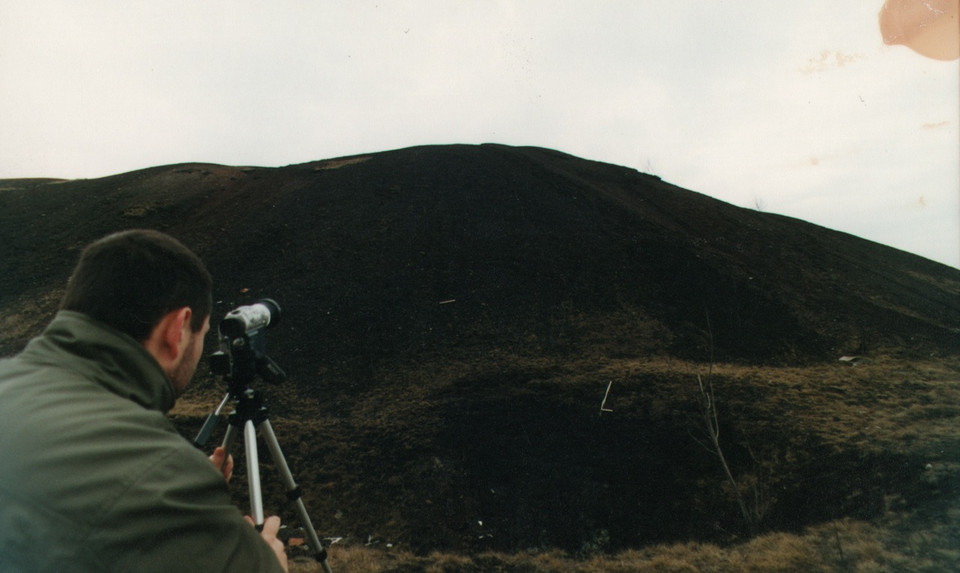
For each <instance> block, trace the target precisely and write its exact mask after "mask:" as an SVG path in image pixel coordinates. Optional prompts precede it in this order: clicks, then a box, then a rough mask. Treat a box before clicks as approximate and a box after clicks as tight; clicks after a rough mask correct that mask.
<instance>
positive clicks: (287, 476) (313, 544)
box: [248, 420, 331, 573]
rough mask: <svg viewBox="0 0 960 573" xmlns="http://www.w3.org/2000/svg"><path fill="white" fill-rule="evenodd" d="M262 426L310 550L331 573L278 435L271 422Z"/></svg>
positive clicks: (327, 571) (268, 447)
mask: <svg viewBox="0 0 960 573" xmlns="http://www.w3.org/2000/svg"><path fill="white" fill-rule="evenodd" d="M260 426H261V428H263V439H264V441H266V443H267V449H268V450H270V457H271V458H273V463H274V464H276V466H277V471H278V472H280V478H281V479H282V480H283V484H284V485H285V486H286V488H287V498H288V499H290V500H291V501H293V502H295V503H296V506H297V513H298V514H299V515H300V523H301V524H302V525H303V529H304V530H305V531H306V532H307V538H308V540H309V542H310V548H311V549H313V550H314V552H315V553H316V554H317V555H318V556H320V557H318V561H320V565H322V566H323V570H324V572H325V573H331V570H330V566H329V565H327V560H326V557H325V554H326V552H325V550H324V548H323V545H322V544H321V543H320V538H319V537H317V531H316V530H315V529H314V528H313V522H312V521H310V514H309V513H307V508H306V506H304V505H303V499H302V498H301V497H300V488H299V487H298V486H297V482H295V481H294V479H293V474H292V473H291V472H290V466H288V465H287V460H286V458H284V457H283V452H282V451H281V450H280V442H279V441H277V435H276V434H275V433H274V432H273V426H271V425H270V420H264V421H263V422H262V423H261V424H260ZM248 459H249V458H248Z"/></svg>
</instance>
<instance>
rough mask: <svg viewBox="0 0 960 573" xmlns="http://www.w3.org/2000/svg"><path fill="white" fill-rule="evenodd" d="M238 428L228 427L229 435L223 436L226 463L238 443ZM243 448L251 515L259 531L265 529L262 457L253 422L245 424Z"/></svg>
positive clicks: (249, 421)
mask: <svg viewBox="0 0 960 573" xmlns="http://www.w3.org/2000/svg"><path fill="white" fill-rule="evenodd" d="M237 432H238V430H237V428H236V426H233V425H230V426H227V433H226V434H225V435H224V436H223V449H224V450H225V454H224V456H223V459H224V462H223V463H227V461H226V460H227V458H228V457H229V456H230V451H231V449H232V448H233V443H234V442H236V441H237ZM243 446H244V451H245V452H246V458H247V459H246V462H247V484H248V486H249V488H248V489H249V492H250V513H251V517H253V521H254V523H255V524H256V526H257V529H260V528H262V527H263V521H264V517H263V494H262V493H261V490H260V457H259V454H258V453H257V429H256V426H255V425H254V423H253V420H247V421H246V422H244V424H243Z"/></svg>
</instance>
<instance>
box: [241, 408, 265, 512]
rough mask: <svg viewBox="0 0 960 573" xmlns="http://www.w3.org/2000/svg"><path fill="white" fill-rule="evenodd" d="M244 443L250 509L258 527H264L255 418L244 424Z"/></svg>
mask: <svg viewBox="0 0 960 573" xmlns="http://www.w3.org/2000/svg"><path fill="white" fill-rule="evenodd" d="M243 445H244V446H245V447H246V453H247V484H248V485H249V486H250V511H252V512H253V522H254V523H255V524H256V525H257V529H262V528H263V495H262V493H261V491H260V458H259V456H258V454H257V428H256V426H255V425H254V423H253V420H247V421H246V423H245V424H244V425H243Z"/></svg>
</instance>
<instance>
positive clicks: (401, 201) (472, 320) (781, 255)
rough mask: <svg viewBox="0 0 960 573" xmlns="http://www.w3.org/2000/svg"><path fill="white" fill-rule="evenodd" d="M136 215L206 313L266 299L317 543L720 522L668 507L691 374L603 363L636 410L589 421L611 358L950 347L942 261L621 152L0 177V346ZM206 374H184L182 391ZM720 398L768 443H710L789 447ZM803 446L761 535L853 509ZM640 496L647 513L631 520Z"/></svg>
mask: <svg viewBox="0 0 960 573" xmlns="http://www.w3.org/2000/svg"><path fill="white" fill-rule="evenodd" d="M132 227H150V228H157V229H161V230H164V231H166V232H169V233H171V234H173V235H175V236H177V237H178V238H180V239H181V240H183V241H184V242H185V243H187V244H188V245H190V246H191V247H193V248H194V249H195V250H196V251H197V252H198V253H199V254H200V255H201V256H202V257H203V258H204V259H205V260H206V261H207V263H208V266H209V267H210V269H211V272H212V273H213V275H214V279H215V283H216V284H215V298H216V299H217V308H216V313H217V314H216V316H215V317H214V318H215V319H216V318H218V317H222V315H223V313H225V312H227V311H229V310H230V309H232V308H234V307H235V306H237V305H241V304H248V303H250V302H253V301H256V300H257V299H259V298H263V297H271V298H274V299H276V300H277V301H279V302H280V304H281V306H282V307H283V309H284V313H283V320H282V322H281V325H280V326H279V327H277V328H276V329H275V330H273V331H271V334H270V335H269V338H270V350H271V356H272V357H273V358H274V359H275V360H277V362H279V363H281V365H283V366H284V367H285V368H286V370H287V371H288V373H289V374H290V382H289V383H288V384H287V385H285V386H284V387H283V388H280V389H277V390H275V391H274V392H275V398H274V404H275V412H278V413H279V414H280V415H281V416H282V417H284V419H285V420H286V424H282V423H281V424H277V426H278V427H281V428H285V431H286V432H287V434H286V439H287V440H288V441H293V442H294V443H295V444H296V445H295V446H294V449H295V451H296V454H295V456H294V457H295V458H296V460H297V461H298V462H299V463H300V467H301V468H307V470H308V471H307V472H306V473H307V474H308V477H305V478H304V479H303V482H304V486H305V489H307V491H312V492H313V496H314V499H313V500H312V503H313V504H314V505H316V506H319V508H320V509H321V510H322V512H323V513H324V514H326V515H328V516H329V515H334V514H337V515H340V516H341V517H338V518H337V519H338V521H337V522H336V523H331V522H330V520H327V529H328V530H330V531H329V532H330V533H337V531H336V529H337V527H340V528H342V529H346V530H348V531H349V533H351V534H354V535H357V536H359V535H361V534H363V533H365V532H366V533H371V534H374V533H377V534H381V535H391V536H393V537H394V538H396V539H401V540H403V541H404V542H405V543H409V544H411V545H414V546H416V547H419V548H429V547H437V546H454V547H466V546H473V545H474V544H475V543H479V542H477V539H486V541H484V542H483V543H488V544H492V545H496V546H501V547H526V546H534V545H560V546H564V547H579V546H581V545H582V544H583V543H586V542H589V541H591V540H592V539H593V536H595V535H596V534H597V532H598V531H601V530H602V531H605V532H607V535H608V536H609V537H610V538H611V539H610V540H609V543H610V544H611V545H612V546H625V545H630V544H635V543H637V542H638V540H639V541H641V542H642V541H644V540H650V539H662V538H673V537H682V536H685V535H712V534H715V533H716V532H717V531H719V530H718V529H716V528H713V527H712V526H707V525H704V523H707V522H708V521H709V522H719V521H724V520H727V521H731V520H732V521H735V516H734V517H730V516H729V515H727V514H726V513H724V512H725V511H726V509H725V508H726V505H725V504H726V502H723V501H722V500H720V501H718V500H713V501H703V500H702V499H701V500H700V501H699V502H697V503H696V504H692V505H691V503H688V502H689V495H691V492H694V493H696V492H702V491H706V490H707V488H709V487H713V485H715V484H714V482H713V481H710V482H709V483H707V484H705V483H704V482H703V480H702V479H701V478H700V477H698V476H701V475H702V474H703V472H707V473H711V471H712V469H715V468H713V466H712V465H711V464H712V462H710V461H709V459H710V458H709V456H708V455H707V456H706V458H705V459H702V458H704V456H705V454H703V453H702V452H701V453H700V454H696V455H692V456H690V457H689V459H690V460H693V461H689V462H684V461H680V460H678V459H677V458H676V456H677V455H679V454H678V452H689V444H690V443H691V440H690V438H689V432H688V431H684V430H683V427H684V424H688V423H689V419H690V415H691V412H689V411H686V410H685V408H686V407H685V406H678V405H677V403H675V401H676V400H686V396H685V395H684V393H683V392H679V393H678V392H676V388H677V387H680V386H682V385H683V384H686V383H687V382H688V381H689V380H690V377H689V376H687V375H686V374H684V375H681V374H679V373H670V372H669V370H670V369H669V368H666V371H661V370H658V371H657V372H655V373H649V372H647V373H642V372H640V371H636V370H634V371H632V373H629V374H622V373H621V374H618V375H617V376H619V377H620V378H623V379H629V380H632V381H633V383H635V384H637V385H638V386H637V388H636V389H634V390H632V391H631V393H629V397H625V398H622V401H621V405H620V407H621V408H623V407H624V405H627V404H632V405H633V407H634V408H633V410H632V414H630V415H629V416H626V415H624V416H623V417H618V418H616V419H610V418H611V417H610V416H608V417H607V418H605V419H603V420H601V419H599V418H597V417H596V414H597V405H598V404H596V403H595V402H598V400H599V398H598V397H596V396H595V394H596V393H597V392H598V390H597V386H598V385H599V387H600V389H599V392H600V394H601V396H600V397H602V391H603V388H604V387H606V381H607V378H602V377H603V376H606V375H607V374H598V373H600V372H605V371H604V368H606V367H607V366H609V365H610V364H612V363H613V362H616V361H620V363H622V362H623V361H630V360H632V361H637V360H639V359H643V360H650V361H657V363H658V364H663V362H662V361H664V360H666V361H668V362H667V363H669V361H671V360H676V361H678V362H676V364H691V363H695V362H699V363H703V364H706V363H708V362H710V361H711V360H713V361H715V362H717V363H721V362H722V363H736V364H742V365H767V366H770V367H797V366H801V365H802V366H810V367H814V366H817V365H819V364H824V363H833V362H834V361H835V360H836V358H837V357H839V356H840V355H843V354H858V355H875V356H880V355H882V356H896V357H899V358H901V359H916V358H921V357H923V358H929V357H931V356H940V357H944V356H947V357H949V356H956V355H957V354H958V351H960V338H958V327H960V298H958V296H957V294H958V288H960V271H958V270H956V269H952V268H949V267H946V266H944V265H940V264H937V263H934V262H931V261H929V260H926V259H923V258H921V257H917V256H914V255H910V254H908V253H904V252H902V251H898V250H895V249H892V248H889V247H885V246H882V245H879V244H876V243H872V242H869V241H866V240H863V239H859V238H857V237H854V236H851V235H847V234H843V233H839V232H835V231H830V230H827V229H824V228H822V227H818V226H815V225H812V224H809V223H806V222H803V221H799V220H796V219H791V218H787V217H783V216H778V215H772V214H767V213H761V212H756V211H752V210H747V209H742V208H738V207H734V206H731V205H729V204H726V203H723V202H721V201H717V200H714V199H711V198H709V197H706V196H704V195H701V194H698V193H695V192H692V191H688V190H685V189H681V188H678V187H676V186H674V185H671V184H669V183H667V182H664V181H661V180H660V179H659V178H657V177H654V176H651V175H646V174H643V173H639V172H637V171H635V170H632V169H627V168H623V167H618V166H614V165H609V164H603V163H597V162H591V161H585V160H583V159H578V158H576V157H572V156H569V155H565V154H562V153H558V152H555V151H551V150H546V149H538V148H512V147H506V146H501V145H482V146H437V147H417V148H410V149H403V150H397V151H390V152H384V153H376V154H370V155H366V156H356V157H347V158H340V159H332V160H326V161H317V162H312V163H307V164H302V165H292V166H288V167H283V168H257V167H226V166H220V165H208V164H185V165H173V166H164V167H156V168H151V169H144V170H141V171H135V172H131V173H125V174H121V175H116V176H112V177H106V178H102V179H93V180H77V181H55V180H7V181H0V312H2V317H3V318H2V324H3V327H4V330H3V332H2V333H0V352H2V353H3V354H11V353H13V352H15V351H17V350H18V349H19V348H20V347H21V346H22V345H23V343H24V342H25V341H26V339H27V338H28V337H29V336H32V335H34V334H36V333H37V332H39V330H40V329H41V328H42V326H43V324H44V323H45V322H46V320H48V319H49V317H50V316H51V314H52V313H53V312H54V309H55V307H56V303H57V299H58V297H59V292H60V289H61V288H62V286H63V284H64V282H65V280H66V278H67V276H68V273H69V271H70V269H71V268H72V266H73V264H74V262H75V260H76V257H77V255H78V250H79V249H80V248H81V247H82V246H83V245H84V244H86V243H88V242H89V241H91V240H93V239H95V238H98V237H100V236H102V235H104V234H106V233H108V232H112V231H116V230H120V229H125V228H132ZM213 343H214V342H213V341H212V340H211V341H209V342H208V344H209V345H210V346H212V345H213ZM691 361H692V362H691ZM586 373H589V375H588V374H586ZM687 374H689V373H687ZM585 377H586V378H585ZM587 378H589V381H588V380H587ZM618 379H619V378H618ZM216 384H217V383H215V382H213V381H210V380H204V379H201V380H200V381H198V382H197V385H196V386H197V390H196V392H197V394H196V400H197V402H196V405H197V407H198V408H200V407H206V406H207V405H208V404H209V402H208V401H206V402H205V401H204V400H208V399H209V398H210V395H211V394H212V393H213V389H214V388H215V387H216V388H218V387H217V386H216ZM738 392H740V393H739V394H737V396H739V398H738V399H739V400H740V402H737V401H736V400H734V403H739V404H741V406H742V408H743V410H738V411H737V415H738V416H739V415H745V416H747V418H748V419H750V420H752V421H751V422H749V423H755V424H754V426H751V427H752V428H754V430H755V431H757V432H759V431H760V430H763V432H766V433H765V434H764V436H765V437H764V440H765V441H762V443H761V441H760V440H759V439H758V442H757V443H755V444H753V445H752V446H750V445H748V446H743V445H742V444H741V445H740V446H737V445H736V444H734V445H731V448H732V449H734V450H736V449H737V448H738V447H739V448H740V449H739V450H737V451H735V452H734V453H733V456H734V459H738V456H739V459H740V460H741V461H744V463H747V462H749V456H752V455H753V452H754V450H760V451H767V452H768V453H769V452H774V451H776V450H777V449H778V447H779V446H777V444H778V443H782V444H791V446H790V447H791V448H797V447H800V446H799V445H798V444H800V442H798V441H796V440H798V439H800V438H797V437H796V435H795V434H794V436H793V437H786V436H785V435H786V434H787V433H789V432H797V431H799V430H798V426H796V425H795V424H793V423H791V422H786V423H783V424H780V427H779V429H777V427H776V425H770V424H768V422H763V423H761V422H758V421H757V420H759V419H760V418H762V417H763V416H755V417H753V418H750V412H749V411H748V410H747V409H748V407H749V404H750V403H752V402H755V401H757V398H756V396H755V389H751V388H748V387H743V388H741V389H740V390H739V391H738ZM595 398H596V399H595ZM587 403H589V406H588V407H585V406H584V404H587ZM691 404H694V406H695V404H696V401H695V400H693V401H692V402H691ZM209 405H210V406H211V407H212V405H213V404H209ZM731 408H732V406H731ZM191 412H192V413H183V414H181V418H180V421H181V423H182V424H183V426H184V428H185V429H192V428H194V427H195V426H196V424H197V423H198V420H199V414H198V413H197V412H196V411H191ZM731 412H732V411H731ZM693 413H694V414H695V407H694V412H693ZM834 418H837V419H841V418H842V416H840V417H838V416H834ZM746 423H747V422H744V424H746ZM765 424H767V425H765ZM771 424H772V423H771ZM631 428H632V429H631ZM637 428H643V429H645V431H638V430H637ZM747 433H748V432H747V431H746V430H745V429H743V427H741V426H740V425H735V426H734V427H732V428H731V435H735V436H740V437H741V438H743V437H744V436H746V435H747ZM281 438H282V439H283V438H284V436H281ZM801 438H802V440H806V439H808V438H809V436H807V435H806V434H803V435H802V436H801ZM810 439H812V438H810ZM777 440H783V441H782V442H777ZM802 440H801V441H802ZM819 440H820V441H816V443H810V444H808V446H809V447H808V448H807V450H805V453H804V454H803V455H802V456H800V457H801V458H802V459H793V461H792V462H791V463H792V464H795V466H796V467H794V468H792V469H791V471H796V472H798V475H803V476H804V479H807V478H810V479H807V481H806V482H803V483H800V482H798V483H796V484H793V485H792V486H790V485H781V487H782V488H783V491H784V493H782V494H781V495H780V498H779V499H780V503H779V505H778V506H777V510H776V511H773V513H772V515H774V517H773V518H771V523H772V524H773V525H775V526H780V525H786V526H794V525H797V524H802V523H806V522H809V521H811V520H816V519H821V518H825V517H829V516H834V515H845V514H851V513H855V512H858V511H864V510H863V507H864V503H866V502H864V498H863V497H862V495H866V494H862V495H861V494H857V493H856V492H858V491H859V492H863V491H867V490H869V491H870V495H871V496H876V495H881V496H882V495H883V494H885V493H886V490H885V489H884V487H886V486H883V487H881V486H876V487H875V488H874V489H870V488H868V487H866V486H864V485H863V484H862V483H861V484H857V485H848V486H837V487H836V488H835V491H833V490H831V491H830V493H829V494H828V495H826V496H825V497H824V499H822V501H821V502H820V503H817V504H814V506H810V507H808V506H807V505H805V501H806V500H805V498H804V496H806V495H808V494H809V493H810V492H811V491H813V490H814V489H816V488H822V485H823V484H822V483H821V482H816V481H811V480H812V478H811V477H810V476H814V475H818V474H817V472H819V471H821V470H822V469H823V467H822V465H818V464H826V463H833V462H836V460H837V456H840V455H841V454H842V455H846V454H847V453H848V451H847V450H845V449H844V448H849V447H853V446H849V444H848V445H847V446H844V448H839V449H836V448H835V446H828V445H826V443H825V442H824V441H823V440H824V439H823V438H820V439H819ZM783 447H784V448H786V446H783ZM832 448H833V449H832ZM624 450H629V451H633V452H638V453H639V454H638V456H637V457H636V458H633V457H631V458H630V459H629V460H626V461H625V460H624V459H623V456H622V454H620V453H619V452H622V451H624ZM737 452H739V453H737ZM782 453H783V452H781V453H780V454H776V455H781V454H782ZM861 454H862V455H866V454H863V453H862V452H860V453H859V454H858V455H861ZM770 455H771V456H774V454H773V453H771V454H770ZM791 455H793V456H799V455H800V454H797V453H796V452H794V453H792V454H791ZM862 455H861V458H862ZM871 455H873V454H871ZM877 455H879V454H877ZM897 455H900V454H897ZM683 456H684V459H687V458H686V456H687V454H686V453H685V454H683ZM858 459H860V458H858ZM901 461H902V460H901V458H896V459H895V460H893V461H891V459H887V458H884V461H882V462H878V461H876V460H875V459H874V458H870V461H869V464H880V465H883V464H888V463H889V464H896V463H900V462H901ZM864 463H868V462H864ZM864 467H865V466H864ZM871 467H873V466H871ZM884 467H886V466H884ZM857 468H860V469H862V468H861V466H856V467H854V468H853V470H856V471H859V470H858V469H857ZM295 469H296V468H295ZM781 470H782V468H779V467H778V469H777V471H781ZM771 471H772V470H771ZM884 471H886V470H884ZM871 475H875V474H871ZM884 475H886V474H884ZM898 475H899V474H898ZM717 477H718V476H716V475H712V474H711V480H713V479H714V478H717ZM878 479H879V478H878ZM899 479H900V478H897V480H899ZM903 479H906V478H903ZM698 480H699V481H698ZM771 480H773V481H777V483H778V484H779V483H781V482H783V484H789V483H792V482H790V478H789V477H787V476H786V475H785V474H777V477H776V478H775V479H774V478H771ZM897 480H894V481H895V482H896V484H897V485H899V484H900V481H897ZM871 483H872V482H871ZM871 487H873V486H871ZM891 487H893V486H891ZM858 495H860V497H858ZM871 499H872V498H871ZM685 500H686V501H685ZM799 508H803V510H802V511H800V509H799ZM654 511H658V512H660V513H661V514H669V517H663V516H661V517H657V518H655V519H654V520H653V521H652V522H651V521H650V520H651V514H652V512H654ZM777 511H779V513H778V512H777ZM798 512H799V513H798ZM704 516H708V517H704ZM718 516H719V517H718ZM480 517H482V518H483V519H479V518H480ZM484 519H485V520H486V523H487V526H485V527H486V529H483V528H478V526H477V523H476V522H477V521H482V520H484ZM321 520H323V517H321ZM725 523H726V522H725ZM727 525H728V529H729V524H727ZM365 528H366V529H365ZM367 529H369V531H366V530H367ZM734 529H735V527H734ZM494 531H496V533H495V534H493V535H494V537H487V533H491V534H492V532H494Z"/></svg>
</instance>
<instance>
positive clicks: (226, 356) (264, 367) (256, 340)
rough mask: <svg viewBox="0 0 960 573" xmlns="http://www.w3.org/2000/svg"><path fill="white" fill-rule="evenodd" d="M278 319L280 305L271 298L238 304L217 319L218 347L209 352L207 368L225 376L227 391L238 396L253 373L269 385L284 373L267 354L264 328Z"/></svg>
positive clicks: (253, 376)
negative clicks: (221, 318)
mask: <svg viewBox="0 0 960 573" xmlns="http://www.w3.org/2000/svg"><path fill="white" fill-rule="evenodd" d="M279 320H280V305H279V304H277V302H276V301H275V300H273V299H270V298H265V299H263V300H260V301H258V302H256V303H254V304H251V305H246V306H240V307H237V308H235V309H233V310H231V311H230V312H228V313H227V314H226V316H224V317H223V320H222V321H221V322H220V350H218V351H217V352H214V353H213V354H212V355H210V370H211V371H212V372H213V373H214V374H217V375H221V376H224V377H225V378H226V379H227V381H228V384H229V387H230V392H231V394H234V395H239V394H240V393H241V392H242V391H243V390H244V389H245V388H247V387H248V386H249V385H250V383H252V382H253V379H254V378H255V377H256V376H258V375H259V376H260V377H261V378H263V379H264V380H266V381H267V382H269V383H271V384H279V383H281V382H283V381H284V380H285V379H286V373H285V372H284V371H283V369H281V368H280V367H279V366H278V365H277V364H276V363H275V362H274V361H273V360H271V359H270V357H269V356H267V353H266V335H265V333H264V329H266V328H269V327H271V326H273V325H275V324H277V322H278V321H279Z"/></svg>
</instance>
